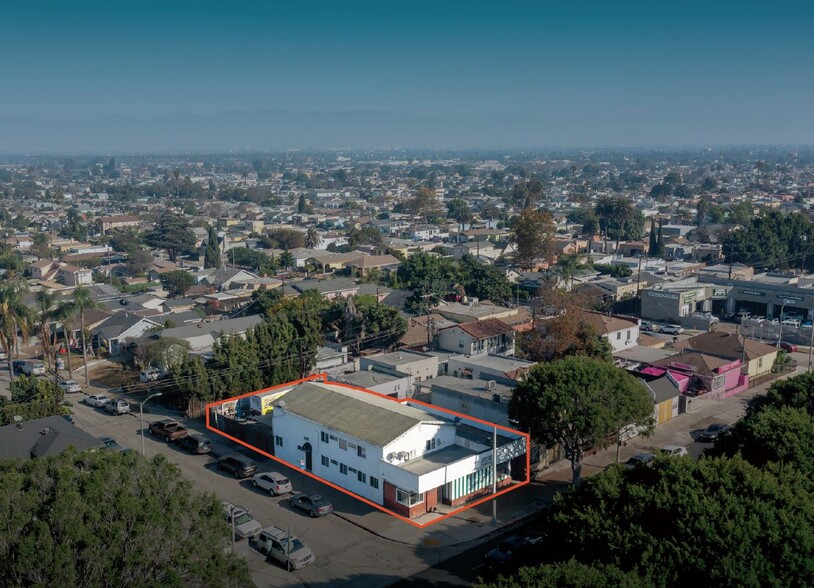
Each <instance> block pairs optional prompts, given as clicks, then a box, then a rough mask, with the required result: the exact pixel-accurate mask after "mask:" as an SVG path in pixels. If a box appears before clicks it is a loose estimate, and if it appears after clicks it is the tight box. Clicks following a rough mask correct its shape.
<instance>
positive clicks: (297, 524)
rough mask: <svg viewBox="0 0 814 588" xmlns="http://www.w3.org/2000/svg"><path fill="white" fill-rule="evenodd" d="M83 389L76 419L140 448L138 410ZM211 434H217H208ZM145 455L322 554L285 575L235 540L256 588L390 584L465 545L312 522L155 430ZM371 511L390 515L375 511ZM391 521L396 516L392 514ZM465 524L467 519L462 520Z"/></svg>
mask: <svg viewBox="0 0 814 588" xmlns="http://www.w3.org/2000/svg"><path fill="white" fill-rule="evenodd" d="M84 396H85V395H84V394H71V395H69V397H68V400H70V401H72V402H73V403H74V406H73V410H74V419H75V422H76V424H77V426H80V427H82V428H83V429H85V430H86V431H88V432H90V433H91V434H93V435H95V436H97V437H105V436H109V437H113V438H114V439H116V441H118V443H119V444H120V445H121V446H122V447H125V448H131V449H133V450H135V451H141V441H142V438H141V436H140V434H139V427H140V425H139V418H138V407H137V406H136V407H134V411H133V414H131V415H121V416H113V415H110V414H107V413H106V412H104V411H103V410H102V409H96V408H92V407H90V406H87V405H85V404H84V403H83V402H81V400H82V399H83V398H84ZM165 417H166V415H154V414H149V415H148V414H145V415H144V424H145V427H147V425H148V424H149V422H150V421H151V420H157V419H159V418H165ZM210 437H211V435H210ZM144 445H145V450H146V455H147V457H150V456H153V455H156V454H158V453H161V454H163V455H165V456H166V457H167V458H168V459H169V460H170V461H171V462H173V463H175V464H177V465H178V467H179V468H180V469H181V472H182V475H183V476H184V477H185V478H187V479H188V480H190V481H191V482H192V483H193V484H194V485H195V487H196V488H197V489H198V490H200V491H203V492H213V493H215V494H216V495H217V496H218V498H220V499H221V500H226V501H229V502H232V503H234V504H239V505H241V506H244V507H246V508H248V509H249V510H250V511H251V512H252V513H253V515H254V516H255V518H256V519H257V520H258V521H259V522H260V523H261V524H262V525H263V526H264V527H265V526H270V525H276V526H278V527H281V528H283V529H286V530H287V531H289V532H290V533H291V534H293V535H296V536H298V537H299V538H300V539H301V540H302V541H303V542H304V543H305V544H306V545H307V546H308V547H310V548H311V550H312V551H313V552H314V554H315V556H316V561H315V562H314V563H313V564H311V565H310V566H308V567H306V568H304V569H302V570H297V571H295V572H293V573H288V572H286V571H285V570H284V569H283V567H282V566H281V565H279V564H277V563H272V562H266V561H265V558H264V557H263V556H262V555H261V554H260V553H259V552H257V551H256V550H255V549H254V548H253V545H252V544H247V543H246V542H245V541H239V542H238V543H237V553H238V554H239V555H241V556H244V557H245V558H246V560H247V561H248V563H249V570H250V572H251V574H252V578H253V580H254V582H255V583H256V585H257V586H298V585H301V584H306V585H309V586H320V587H322V586H325V587H328V586H354V587H357V586H358V587H371V588H372V587H375V586H386V585H389V584H391V583H393V582H395V581H397V580H399V579H400V578H403V577H406V576H409V575H412V574H414V573H417V572H419V571H421V570H423V569H425V568H426V567H427V566H429V565H433V564H435V563H437V562H438V561H439V560H440V559H441V558H442V557H449V556H451V555H454V554H455V553H458V552H460V551H462V550H463V549H464V547H459V548H458V547H430V546H427V547H423V546H416V545H415V544H408V543H406V542H404V543H401V542H397V541H393V540H390V539H384V538H381V537H378V536H376V535H374V534H372V533H371V532H369V531H368V530H366V529H363V528H360V527H358V526H356V525H355V524H353V523H351V522H349V521H347V520H345V519H343V518H341V516H338V515H336V514H332V515H328V516H326V517H322V518H316V519H312V518H310V517H308V515H307V514H305V513H302V512H301V511H295V510H292V508H291V507H290V506H289V505H288V496H287V495H284V496H280V497H272V496H269V494H268V492H265V491H261V490H257V489H255V488H253V487H252V485H251V480H250V479H246V480H241V481H238V480H236V479H235V478H234V477H233V476H232V475H231V474H230V473H228V472H221V471H219V470H218V468H217V461H216V459H215V458H214V457H212V456H209V455H192V454H190V453H187V452H186V451H183V450H181V449H180V448H178V447H177V446H175V445H174V444H167V443H165V442H163V441H160V440H157V439H156V438H153V437H151V436H149V435H147V436H146V437H145V438H144ZM242 452H243V453H245V454H246V455H250V456H251V457H252V458H253V459H255V460H256V461H257V463H258V471H259V472H263V471H280V472H281V473H282V474H284V475H285V476H286V477H288V478H289V479H290V480H291V482H292V485H293V489H294V492H301V491H304V492H318V493H320V494H323V495H324V496H325V497H326V498H327V499H328V500H329V501H331V502H332V503H333V504H334V505H335V506H336V508H337V512H338V513H340V514H341V513H342V509H343V508H357V509H358V508H359V507H358V504H355V503H357V501H353V500H352V499H350V502H351V503H354V504H349V502H348V501H349V499H348V498H347V497H343V496H337V494H338V493H336V492H334V491H332V490H331V489H330V488H327V487H325V486H324V485H322V484H319V483H318V482H316V481H314V480H311V479H310V478H307V477H306V476H303V475H301V474H300V473H299V472H296V471H293V470H291V469H290V468H286V467H284V466H281V465H280V464H278V463H277V462H273V461H271V460H268V459H265V458H262V457H260V456H257V455H255V454H253V453H252V452H251V451H249V450H243V451H242ZM370 516H380V517H387V515H384V514H382V513H378V512H374V513H371V515H370ZM390 518H391V519H392V517H390ZM388 524H394V525H404V526H405V533H408V532H411V531H414V530H413V529H412V528H411V527H409V526H408V525H406V523H403V522H399V521H397V520H395V519H393V520H392V522H389V523H388ZM461 524H467V523H466V521H461Z"/></svg>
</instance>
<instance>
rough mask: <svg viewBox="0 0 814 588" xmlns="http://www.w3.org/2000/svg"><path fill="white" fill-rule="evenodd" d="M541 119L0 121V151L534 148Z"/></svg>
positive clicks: (308, 116) (358, 116)
mask: <svg viewBox="0 0 814 588" xmlns="http://www.w3.org/2000/svg"><path fill="white" fill-rule="evenodd" d="M543 127H544V125H543V124H542V123H541V121H539V120H536V119H532V118H528V117H522V116H513V115H484V116H461V117H454V118H433V117H429V116H421V115H411V114H396V113H392V112H379V111H344V112H320V111H314V112H292V111H288V110H281V109H268V110H255V111H229V112H221V113H217V114H211V115H200V114H190V113H184V112H182V113H177V114H171V115H162V116H155V117H144V118H142V117H135V116H105V117H100V118H95V119H89V120H52V121H49V120H41V119H15V118H8V117H0V152H2V153H15V154H16V153H170V152H211V151H229V150H235V151H252V150H263V149H290V148H313V149H321V148H329V147H346V148H383V147H419V148H468V147H497V148H502V147H507V148H508V147H537V146H541V145H545V144H548V143H549V141H548V140H546V137H545V133H544V129H543Z"/></svg>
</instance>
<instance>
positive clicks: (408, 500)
mask: <svg viewBox="0 0 814 588" xmlns="http://www.w3.org/2000/svg"><path fill="white" fill-rule="evenodd" d="M396 502H398V503H399V504H403V505H404V506H415V505H416V504H421V503H422V502H424V493H423V492H405V491H404V490H400V489H399V488H396Z"/></svg>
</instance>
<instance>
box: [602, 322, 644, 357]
mask: <svg viewBox="0 0 814 588" xmlns="http://www.w3.org/2000/svg"><path fill="white" fill-rule="evenodd" d="M606 338H607V340H608V342H609V343H610V344H611V347H612V348H613V353H617V352H619V351H622V350H624V349H630V348H631V347H635V346H636V345H638V344H639V325H631V326H630V328H627V329H622V330H620V331H613V332H611V333H608V334H607V335H606Z"/></svg>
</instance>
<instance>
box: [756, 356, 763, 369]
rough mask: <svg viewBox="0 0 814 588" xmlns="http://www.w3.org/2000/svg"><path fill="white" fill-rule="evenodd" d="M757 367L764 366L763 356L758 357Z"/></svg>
mask: <svg viewBox="0 0 814 588" xmlns="http://www.w3.org/2000/svg"><path fill="white" fill-rule="evenodd" d="M757 367H759V368H762V367H763V358H762V357H758V358H757Z"/></svg>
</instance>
